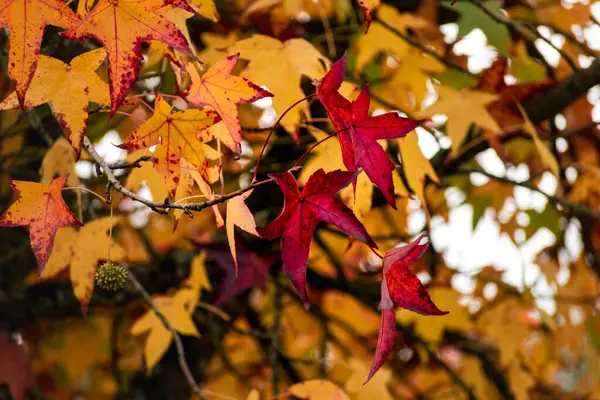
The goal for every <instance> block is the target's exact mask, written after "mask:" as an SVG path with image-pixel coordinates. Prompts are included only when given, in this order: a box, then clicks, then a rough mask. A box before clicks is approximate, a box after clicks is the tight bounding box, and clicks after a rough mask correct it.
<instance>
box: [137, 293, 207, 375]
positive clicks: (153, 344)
mask: <svg viewBox="0 0 600 400" xmlns="http://www.w3.org/2000/svg"><path fill="white" fill-rule="evenodd" d="M189 291H190V289H188V288H183V289H180V290H179V291H177V293H175V294H174V295H173V296H172V297H167V296H156V297H153V299H152V300H153V301H154V303H155V304H156V306H157V307H158V309H159V310H160V311H161V313H162V314H163V315H164V316H165V317H166V319H167V321H169V323H170V324H171V326H172V327H173V329H175V330H176V331H177V332H179V333H181V334H183V335H188V336H196V337H199V336H200V334H199V333H198V330H197V329H196V325H194V321H193V320H192V317H191V315H190V314H191V312H192V311H193V309H194V308H195V307H193V306H192V305H191V304H190V295H189ZM130 332H131V333H132V334H134V335H141V334H143V333H146V332H148V336H147V337H146V345H145V347H144V358H145V359H146V369H147V370H148V371H150V370H152V368H154V366H155V365H156V364H157V363H158V362H159V361H160V359H161V358H162V356H163V355H164V354H165V353H166V352H167V350H168V349H169V346H170V345H171V342H172V341H173V335H172V334H171V332H170V331H169V330H168V329H167V328H165V326H164V325H163V323H162V321H161V320H160V319H159V318H158V316H157V315H156V314H155V313H154V311H152V310H148V311H147V312H146V313H145V314H144V315H142V316H141V317H140V318H139V319H138V320H137V321H135V323H134V324H133V326H132V327H131V330H130Z"/></svg>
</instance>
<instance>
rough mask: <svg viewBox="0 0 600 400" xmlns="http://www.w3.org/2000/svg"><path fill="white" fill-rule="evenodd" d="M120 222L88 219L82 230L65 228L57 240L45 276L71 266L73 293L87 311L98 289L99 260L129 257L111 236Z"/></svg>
mask: <svg viewBox="0 0 600 400" xmlns="http://www.w3.org/2000/svg"><path fill="white" fill-rule="evenodd" d="M118 222H119V217H104V218H99V219H96V220H94V221H92V222H88V223H87V224H85V225H84V226H83V228H81V229H80V230H79V231H75V230H74V229H73V228H63V229H61V230H59V231H58V234H57V235H56V239H55V240H54V248H53V250H52V254H51V255H50V259H49V260H48V263H47V264H46V266H47V268H46V269H45V270H44V272H43V273H42V278H46V279H47V278H51V277H53V276H56V275H57V274H58V273H60V272H61V271H62V270H63V269H65V268H66V267H67V266H69V272H70V276H71V283H72V284H73V292H74V293H75V297H77V299H78V300H79V303H80V304H81V310H82V312H83V313H84V314H85V313H86V312H87V307H88V304H89V302H90V299H91V297H92V292H93V290H94V279H95V274H96V268H97V267H98V263H99V262H100V261H101V260H106V261H113V262H118V261H121V260H123V259H125V251H124V250H123V248H121V246H119V245H118V244H117V243H116V242H115V241H114V240H111V238H110V237H109V236H108V231H109V229H110V228H111V227H113V226H114V225H116V224H117V223H118ZM109 247H110V249H109ZM109 254H110V258H109Z"/></svg>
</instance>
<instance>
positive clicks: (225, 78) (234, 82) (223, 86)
mask: <svg viewBox="0 0 600 400" xmlns="http://www.w3.org/2000/svg"><path fill="white" fill-rule="evenodd" d="M239 56H240V55H239V54H235V55H233V56H229V57H227V58H225V59H223V60H221V61H219V62H217V63H216V64H215V65H213V66H212V67H210V68H209V69H208V71H206V72H205V73H204V75H202V76H200V74H199V73H198V70H197V69H196V68H195V67H194V65H193V64H192V63H187V64H186V65H185V69H186V71H187V73H188V74H189V75H190V78H191V79H192V84H191V85H190V86H189V87H188V88H187V89H186V91H185V93H184V95H183V97H184V98H185V99H186V101H187V102H188V103H190V104H192V105H195V106H210V107H212V108H214V109H215V110H216V111H217V113H219V115H220V116H221V119H223V122H224V123H225V126H227V130H228V131H229V134H230V135H231V137H232V138H233V140H234V141H235V143H236V144H237V151H238V152H240V151H241V146H240V142H241V141H242V128H241V127H240V118H239V116H238V112H237V104H240V103H252V102H253V101H256V100H258V99H262V98H263V97H273V94H272V93H270V92H268V91H266V90H264V89H262V88H260V87H258V86H256V85H255V84H254V83H252V82H250V81H249V80H247V79H245V78H240V77H238V76H234V75H231V70H232V69H233V67H234V66H235V64H236V63H237V60H238V58H239Z"/></svg>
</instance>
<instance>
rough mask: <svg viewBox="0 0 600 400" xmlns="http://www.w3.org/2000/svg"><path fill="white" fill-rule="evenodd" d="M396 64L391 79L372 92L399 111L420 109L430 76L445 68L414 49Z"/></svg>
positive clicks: (377, 86) (401, 57)
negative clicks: (397, 65) (398, 64)
mask: <svg viewBox="0 0 600 400" xmlns="http://www.w3.org/2000/svg"><path fill="white" fill-rule="evenodd" d="M398 62H399V63H400V66H399V67H398V68H397V69H396V70H394V73H393V75H392V77H391V79H389V80H386V81H385V82H384V83H383V84H381V85H376V86H375V87H374V88H373V89H372V90H374V91H375V93H377V95H378V96H379V97H381V98H382V99H384V100H386V101H388V102H390V103H392V104H393V105H395V106H397V107H398V108H400V109H403V110H414V109H420V107H421V104H422V103H423V100H424V99H425V96H426V95H427V91H428V89H427V82H428V81H429V79H430V74H432V73H438V72H442V71H444V70H445V69H446V67H445V66H444V64H442V63H441V62H439V61H438V60H436V59H435V58H433V57H431V56H428V55H427V54H424V53H423V52H422V51H420V50H418V49H416V48H414V47H411V48H410V49H409V50H408V51H407V52H406V53H405V54H404V55H402V56H400V57H399V60H398Z"/></svg>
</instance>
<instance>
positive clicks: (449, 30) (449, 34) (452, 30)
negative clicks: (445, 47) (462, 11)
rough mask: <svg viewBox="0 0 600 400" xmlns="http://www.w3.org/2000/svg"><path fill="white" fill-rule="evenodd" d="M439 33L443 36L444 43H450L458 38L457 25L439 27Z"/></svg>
mask: <svg viewBox="0 0 600 400" xmlns="http://www.w3.org/2000/svg"><path fill="white" fill-rule="evenodd" d="M440 31H442V34H443V35H444V41H445V42H446V43H452V42H454V41H455V40H456V38H457V37H458V24H444V25H440Z"/></svg>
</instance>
